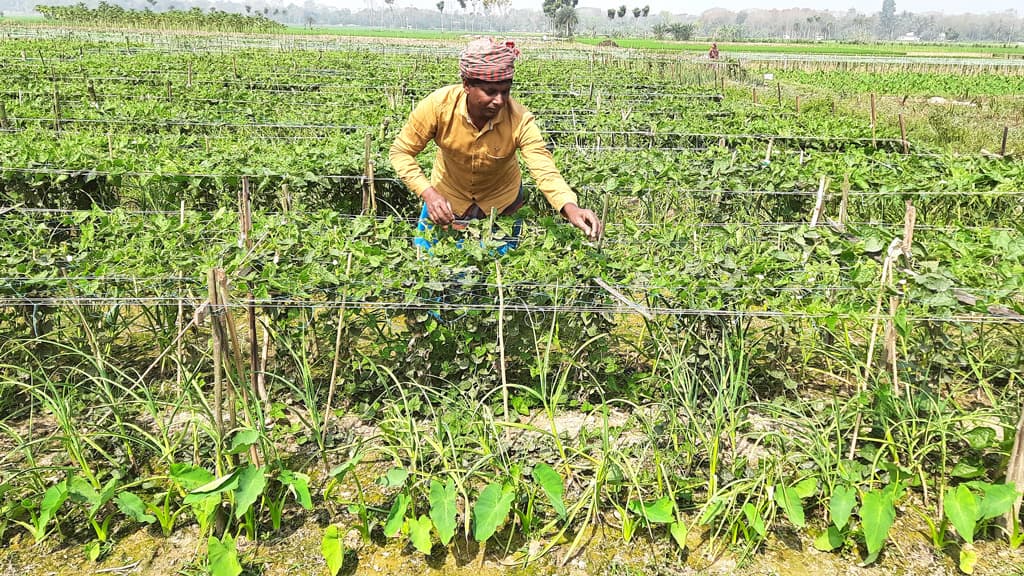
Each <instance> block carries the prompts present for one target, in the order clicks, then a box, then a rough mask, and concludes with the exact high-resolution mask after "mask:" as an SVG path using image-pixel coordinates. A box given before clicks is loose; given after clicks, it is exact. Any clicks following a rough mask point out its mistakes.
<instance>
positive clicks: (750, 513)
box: [743, 502, 768, 538]
mask: <svg viewBox="0 0 1024 576" xmlns="http://www.w3.org/2000/svg"><path fill="white" fill-rule="evenodd" d="M743 515H744V516H746V517H747V526H750V527H751V528H753V529H754V532H757V534H758V536H760V537H762V538H764V535H765V534H766V533H767V532H768V529H767V528H766V527H765V525H764V518H762V517H761V512H760V511H759V510H758V509H757V507H756V506H754V504H753V503H751V502H747V503H746V504H744V505H743Z"/></svg>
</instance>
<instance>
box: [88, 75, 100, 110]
mask: <svg viewBox="0 0 1024 576" xmlns="http://www.w3.org/2000/svg"><path fill="white" fill-rule="evenodd" d="M85 89H86V90H87V91H88V92H89V99H90V100H92V107H93V108H95V109H97V110H99V109H100V98H99V96H97V95H96V87H95V86H93V84H92V80H89V83H88V84H87V85H86V87H85Z"/></svg>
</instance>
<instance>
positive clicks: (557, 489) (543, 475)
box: [533, 462, 567, 520]
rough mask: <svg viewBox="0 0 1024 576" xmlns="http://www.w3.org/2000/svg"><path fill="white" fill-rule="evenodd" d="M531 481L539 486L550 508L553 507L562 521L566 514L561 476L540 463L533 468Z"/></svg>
mask: <svg viewBox="0 0 1024 576" xmlns="http://www.w3.org/2000/svg"><path fill="white" fill-rule="evenodd" d="M533 479H534V480H536V481H537V483H538V484H540V487H541V489H542V490H544V493H545V494H547V496H548V499H549V500H550V501H551V506H552V507H554V509H555V512H556V513H557V514H558V517H559V518H561V519H563V520H564V519H565V516H566V514H567V512H566V509H565V502H564V501H563V500H562V497H563V494H564V493H565V487H564V485H563V481H562V476H561V475H560V474H559V473H558V472H556V471H555V469H554V468H552V467H551V466H548V465H547V464H544V463H543V462H542V463H540V464H538V465H536V466H534V468H533Z"/></svg>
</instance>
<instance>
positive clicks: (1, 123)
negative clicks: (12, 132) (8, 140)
mask: <svg viewBox="0 0 1024 576" xmlns="http://www.w3.org/2000/svg"><path fill="white" fill-rule="evenodd" d="M10 127H11V125H10V124H9V123H8V122H7V107H6V106H4V103H3V100H0V129H3V130H8V129H10Z"/></svg>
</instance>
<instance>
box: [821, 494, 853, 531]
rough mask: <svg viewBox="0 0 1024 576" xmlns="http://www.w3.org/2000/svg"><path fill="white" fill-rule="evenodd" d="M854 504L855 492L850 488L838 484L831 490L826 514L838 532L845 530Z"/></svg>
mask: <svg viewBox="0 0 1024 576" xmlns="http://www.w3.org/2000/svg"><path fill="white" fill-rule="evenodd" d="M856 504H857V491H856V490H854V489H853V487H852V486H847V485H846V484H840V485H838V486H836V487H835V488H833V489H832V498H831V499H830V500H829V503H828V513H829V517H831V518H832V523H833V524H835V526H836V528H838V529H839V530H842V529H843V528H846V523H847V522H849V520H850V514H851V513H852V512H853V507H854V505H856Z"/></svg>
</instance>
